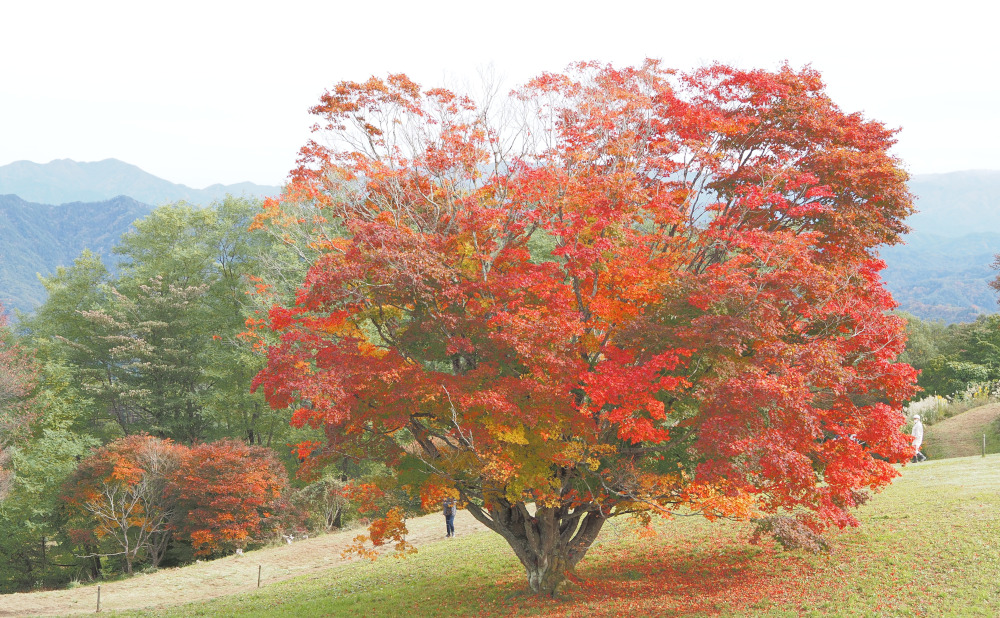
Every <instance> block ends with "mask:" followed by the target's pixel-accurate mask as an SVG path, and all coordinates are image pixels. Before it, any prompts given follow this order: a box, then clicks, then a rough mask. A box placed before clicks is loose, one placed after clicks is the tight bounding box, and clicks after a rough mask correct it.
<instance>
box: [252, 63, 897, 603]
mask: <svg viewBox="0 0 1000 618" xmlns="http://www.w3.org/2000/svg"><path fill="white" fill-rule="evenodd" d="M312 111H313V113H314V114H316V115H317V116H318V117H319V118H320V119H321V122H320V123H319V124H318V125H317V126H316V128H315V130H316V131H317V132H318V133H320V134H322V136H323V138H324V139H322V140H316V141H312V142H310V143H309V144H307V145H306V146H305V147H304V148H303V149H302V156H301V159H300V165H299V167H298V168H297V169H296V170H294V171H293V173H292V182H291V183H290V185H289V187H288V188H287V190H286V192H285V194H284V196H283V197H282V198H281V199H279V200H271V201H268V202H267V203H266V204H265V208H264V212H263V213H262V214H261V215H260V216H259V217H258V219H257V222H256V224H257V225H259V226H265V227H267V226H270V227H273V228H275V229H276V230H277V231H278V232H279V233H280V229H281V227H282V226H288V225H296V226H298V228H297V229H298V230H299V231H301V229H302V227H303V226H306V227H308V226H309V225H310V220H311V221H313V222H315V226H314V230H315V231H314V233H313V236H312V238H311V239H310V241H309V246H310V249H311V250H313V251H317V252H319V257H318V259H316V260H315V263H314V264H313V265H312V267H311V268H310V270H309V272H308V274H307V276H306V278H305V281H304V282H303V284H302V287H301V288H300V290H299V292H298V296H297V298H296V301H295V303H294V304H292V305H289V306H280V305H276V306H274V307H273V308H272V309H271V310H270V315H269V316H268V320H267V322H266V326H267V327H268V328H269V329H270V330H272V331H273V332H274V333H277V335H278V337H279V340H278V342H277V343H276V344H274V345H272V346H271V347H270V348H269V350H268V365H267V368H266V369H265V370H264V371H262V372H261V373H260V374H259V375H258V376H257V378H256V380H255V388H261V389H263V391H264V393H265V395H266V397H267V398H268V400H269V402H270V403H271V405H272V406H273V407H275V408H290V409H293V410H294V413H293V414H292V423H293V424H294V425H297V426H303V425H310V426H313V427H316V428H321V429H323V430H324V431H325V435H326V444H325V445H324V446H323V447H322V448H316V447H315V446H316V445H308V446H307V447H304V448H303V449H302V451H301V452H312V453H313V456H314V458H315V459H316V460H322V459H323V458H324V457H334V456H341V455H349V456H352V457H369V458H372V459H377V460H379V461H382V462H384V463H385V464H387V465H388V466H390V467H391V468H395V469H397V470H400V471H402V472H403V476H405V479H406V482H407V483H408V484H409V485H410V486H411V487H412V489H413V491H414V492H418V491H421V487H422V486H430V487H438V488H439V487H441V486H446V487H449V488H451V489H452V490H456V491H457V492H458V494H459V495H460V497H461V499H462V501H463V504H464V505H465V507H466V508H467V509H468V510H469V511H470V513H472V515H473V516H475V517H476V518H477V519H478V520H479V521H481V522H482V523H484V524H485V525H487V526H488V527H490V528H491V529H493V530H494V531H496V532H497V533H499V534H501V535H502V536H503V537H504V539H505V540H506V541H507V542H508V543H509V544H510V545H511V547H512V548H513V550H514V552H515V553H516V554H517V556H518V558H519V559H520V560H521V562H522V563H523V564H524V566H525V569H526V571H527V574H528V580H529V584H530V586H531V588H532V589H533V590H535V591H537V592H540V593H546V594H550V593H552V592H554V591H555V590H556V588H557V587H558V586H559V584H560V583H561V582H562V580H563V578H564V576H565V573H566V572H567V570H571V569H572V568H573V567H574V565H575V564H576V563H577V562H578V561H579V560H580V559H581V558H582V557H583V556H584V554H585V553H586V551H587V549H588V548H589V547H590V545H591V544H592V543H593V541H594V539H595V538H596V537H597V534H598V532H599V531H600V529H601V527H602V525H603V523H604V522H605V521H606V519H607V518H608V517H610V516H614V515H621V514H633V515H638V516H640V517H645V516H648V514H649V513H656V512H659V513H667V514H669V513H670V512H672V511H674V510H676V509H680V508H683V509H687V510H689V511H694V512H699V513H702V514H704V515H705V516H708V517H719V516H731V517H741V518H751V517H765V516H767V515H770V514H774V513H779V512H780V513H786V514H787V513H790V514H792V515H794V516H795V517H797V518H798V519H799V520H800V521H801V522H802V523H803V524H804V525H807V526H809V527H810V528H811V529H814V530H821V529H822V528H824V527H825V526H828V525H830V524H833V525H838V526H844V525H852V524H855V523H856V522H855V520H854V518H853V517H852V516H851V515H850V512H849V511H850V509H851V507H852V506H854V505H855V504H856V502H857V500H858V496H859V495H860V494H859V492H860V491H862V490H865V489H872V490H877V489H879V488H881V487H883V486H884V485H886V484H887V483H889V482H890V480H891V479H892V478H893V477H894V476H895V475H896V474H897V473H896V472H895V470H894V469H893V467H892V466H891V463H892V462H898V461H902V460H904V459H905V458H907V457H908V456H909V455H910V454H911V451H912V449H911V448H910V446H909V442H908V440H907V439H906V438H905V436H903V435H902V434H901V433H900V427H901V425H902V424H903V417H902V415H901V413H900V408H901V402H902V401H904V400H905V399H906V398H907V397H908V396H909V395H910V393H912V390H913V383H914V378H915V374H914V371H913V370H912V368H910V367H909V366H907V365H904V364H898V363H896V362H895V359H896V357H897V355H898V354H899V353H900V352H901V351H902V349H903V345H904V330H903V322H902V321H901V320H900V319H899V318H897V317H895V316H892V315H889V314H888V313H887V310H888V309H891V308H892V307H893V306H894V303H893V301H892V298H891V297H890V295H889V293H888V292H886V291H885V289H884V288H883V286H882V282H881V280H880V278H879V274H878V273H879V270H880V269H881V268H882V267H883V264H882V262H880V261H879V260H878V258H877V248H878V247H879V246H880V245H883V244H892V243H895V242H898V241H899V236H900V234H901V233H903V232H904V231H905V229H906V228H905V226H904V224H903V220H904V218H905V217H906V216H907V215H908V214H909V213H910V212H912V204H911V196H910V194H909V193H908V191H907V189H906V185H905V181H906V179H907V176H906V173H905V172H904V171H903V170H902V169H901V167H900V165H899V162H898V161H897V160H896V159H895V158H894V157H893V156H892V155H891V154H890V153H889V148H890V147H891V146H892V144H893V143H894V137H893V134H894V132H893V131H892V130H890V129H887V128H885V127H884V126H883V125H882V124H880V123H878V122H874V121H871V120H866V119H865V118H863V117H862V116H861V115H860V114H847V113H844V112H842V111H841V110H840V109H839V108H838V107H837V106H836V105H835V104H834V103H833V102H832V101H831V100H830V99H829V97H828V96H827V95H826V94H825V92H824V87H823V83H822V81H821V79H820V76H819V75H818V74H817V73H816V72H815V71H813V70H811V69H808V68H806V69H803V70H794V69H792V68H790V67H787V66H785V67H782V68H781V69H780V70H778V71H776V72H768V71H762V70H752V71H744V70H738V69H735V68H731V67H727V66H723V65H713V66H710V67H707V68H702V69H698V70H695V71H693V72H690V73H680V72H676V71H672V70H667V69H664V68H663V67H661V66H660V64H659V63H658V62H656V61H647V62H646V63H644V64H643V65H641V66H638V67H626V68H614V67H611V66H604V65H599V64H595V63H581V64H577V65H574V66H572V67H571V68H570V69H569V71H568V72H567V73H565V74H545V75H542V76H541V77H539V78H537V79H535V80H533V81H531V82H529V83H528V84H527V85H526V86H524V87H523V88H520V89H519V90H517V91H515V92H514V93H512V96H511V97H509V98H508V99H507V100H506V101H500V100H499V99H498V98H497V97H494V98H493V99H492V100H491V101H489V102H488V104H482V105H480V104H477V103H476V102H474V101H472V100H471V99H470V98H468V97H465V96H460V95H457V94H455V93H453V92H450V91H448V90H444V89H440V88H435V89H429V90H423V89H421V88H420V86H418V85H417V84H415V83H413V82H412V81H411V80H409V79H408V78H407V77H405V76H403V75H392V76H389V78H387V79H384V80H383V79H378V78H372V79H370V80H368V81H367V82H364V83H355V82H342V83H340V84H338V85H337V86H336V87H335V88H334V89H333V90H332V91H330V92H328V93H327V94H326V95H324V96H323V97H322V100H321V102H320V104H319V105H317V106H316V107H315V108H313V110H312ZM303 213H311V214H309V216H308V217H306V216H303ZM310 217H311V219H310ZM331 230H332V231H331ZM288 238H291V236H290V235H289V236H288ZM256 324H257V325H258V326H260V323H256ZM532 503H533V505H534V506H533V507H532V506H531V505H532Z"/></svg>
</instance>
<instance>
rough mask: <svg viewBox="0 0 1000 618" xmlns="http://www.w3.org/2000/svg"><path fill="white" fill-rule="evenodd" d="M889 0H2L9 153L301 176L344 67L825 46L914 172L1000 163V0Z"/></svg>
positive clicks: (676, 59)
mask: <svg viewBox="0 0 1000 618" xmlns="http://www.w3.org/2000/svg"><path fill="white" fill-rule="evenodd" d="M990 4H991V3H986V2H971V1H967V0H957V1H954V0H953V1H951V2H940V1H939V2H933V3H927V4H926V5H923V6H928V7H932V8H933V10H931V9H923V8H920V7H921V6H922V3H919V2H913V1H912V0H910V1H907V2H895V1H891V2H890V1H880V0H867V1H855V0H846V1H845V0H838V1H836V2H815V1H812V2H810V1H809V0H798V1H788V2H783V1H770V0H757V1H752V0H746V1H743V2H729V1H725V2H712V1H710V0H702V1H700V2H699V1H695V0H685V1H683V2H681V1H675V0H659V1H654V0H651V1H645V2H643V1H633V0H618V1H617V2H616V1H615V0H605V1H603V2H589V1H585V0H577V1H570V2H546V1H545V0H533V1H522V0H511V1H504V2H482V1H476V0H462V1H435V0H424V1H419V0H417V1H411V2H371V1H369V2H340V1H328V2H316V1H312V2H305V1H302V2H297V1H295V0H283V1H282V2H266V3H265V2H261V3H255V2H251V1H242V2H212V1H211V0H201V1H199V2H188V1H185V0H181V1H171V2H151V1H136V0H129V1H127V2H107V1H94V0H91V1H87V2H79V1H73V2H45V1H40V0H34V1H32V2H14V1H8V0H0V24H2V25H3V28H2V34H0V165H5V164H7V163H10V162H12V161H17V160H21V159H27V160H31V161H36V162H40V163H45V162H48V161H50V160H52V159H61V158H70V159H75V160H77V161H97V160H100V159H105V158H109V157H114V158H117V159H121V160H123V161H126V162H129V163H132V164H135V165H138V166H139V167H141V168H143V169H145V170H146V171H148V172H150V173H152V174H155V175H157V176H160V177H163V178H166V179H167V180H171V181H173V182H180V183H184V184H187V185H189V186H192V187H197V188H201V187H204V186H206V185H208V184H212V183H216V182H221V183H225V184H230V183H234V182H240V181H244V180H249V181H252V182H257V183H261V184H281V183H282V182H283V181H284V179H285V177H286V175H287V173H288V171H289V170H290V169H291V168H292V167H293V166H294V161H295V155H296V152H297V150H298V148H299V147H300V146H301V145H302V144H304V143H305V141H306V139H307V138H308V135H309V134H308V127H309V126H310V125H311V124H312V120H311V119H310V117H309V115H308V113H307V111H306V110H307V109H308V108H309V107H310V106H311V105H313V104H314V103H315V102H316V101H317V99H318V97H319V95H320V94H321V93H322V92H323V90H324V89H325V88H327V87H329V86H332V85H333V84H334V83H336V82H337V81H340V80H345V79H351V80H362V79H365V78H367V77H369V76H370V75H373V74H377V75H384V74H386V73H388V72H405V73H407V74H409V75H410V76H411V77H412V78H414V79H416V80H417V81H418V82H420V83H422V84H424V85H425V86H431V85H441V84H442V83H444V82H445V81H447V82H449V83H456V82H459V81H461V80H465V79H470V80H471V79H473V78H474V77H475V75H476V73H477V70H478V69H479V68H481V67H484V66H487V65H489V64H492V65H493V67H494V69H495V70H496V71H497V72H498V73H500V74H502V75H503V76H504V77H505V78H506V80H505V83H506V84H507V85H509V86H511V87H512V86H514V85H516V84H518V83H520V82H522V81H524V80H525V79H527V78H529V77H531V76H533V75H535V74H537V73H540V72H542V71H546V70H548V71H554V70H560V69H562V68H564V67H565V66H566V65H567V64H568V63H569V62H572V61H575V60H601V61H606V62H613V63H615V64H634V63H638V62H640V61H641V60H642V59H643V58H644V57H647V56H648V57H655V58H661V59H663V60H664V63H665V64H666V65H667V66H672V67H675V68H679V69H690V68H693V67H695V66H698V65H701V64H706V63H710V62H712V61H715V60H718V61H722V62H727V63H732V64H737V65H739V66H743V67H752V66H759V67H763V68H768V69H774V68H777V67H778V66H779V65H780V63H781V62H782V61H783V60H786V59H787V60H788V61H789V62H791V63H792V64H793V65H794V66H801V65H803V64H806V63H811V64H812V65H813V67H815V68H817V69H819V70H820V71H821V72H822V73H823V75H824V79H825V81H826V83H827V85H828V92H829V93H830V94H831V96H832V97H833V99H834V100H835V101H836V102H837V103H838V104H839V105H840V106H841V107H842V108H843V109H844V110H846V111H863V112H864V113H865V114H866V115H867V116H868V117H870V118H875V119H877V120H881V121H883V122H885V123H886V124H888V125H890V126H896V127H902V133H901V134H900V135H899V145H898V146H897V147H896V153H897V154H898V155H899V156H900V157H902V158H903V160H904V161H905V162H906V164H907V167H908V169H909V170H910V171H911V172H912V173H927V172H948V171H956V170H963V169H1000V86H998V79H997V77H998V75H1000V62H998V61H1000V48H998V45H997V42H996V41H997V37H998V34H997V17H998V14H997V13H998V10H997V9H996V8H989V5H990Z"/></svg>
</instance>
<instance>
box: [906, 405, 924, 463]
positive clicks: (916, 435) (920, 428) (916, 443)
mask: <svg viewBox="0 0 1000 618" xmlns="http://www.w3.org/2000/svg"><path fill="white" fill-rule="evenodd" d="M910 435H911V436H913V448H915V449H917V452H916V454H914V455H913V462H914V463H916V462H918V461H923V460H925V459H927V456H926V455H924V454H923V453H921V452H920V445H921V444H923V442H924V424H923V423H921V422H920V415H919V414H915V415H914V416H913V429H912V430H911V431H910Z"/></svg>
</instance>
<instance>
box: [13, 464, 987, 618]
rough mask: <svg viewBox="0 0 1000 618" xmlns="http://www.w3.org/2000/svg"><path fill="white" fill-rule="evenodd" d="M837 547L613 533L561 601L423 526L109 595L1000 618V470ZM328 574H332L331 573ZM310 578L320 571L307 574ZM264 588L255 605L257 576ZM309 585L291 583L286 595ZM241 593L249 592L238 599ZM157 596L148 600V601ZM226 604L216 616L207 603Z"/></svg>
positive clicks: (718, 533)
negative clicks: (347, 556)
mask: <svg viewBox="0 0 1000 618" xmlns="http://www.w3.org/2000/svg"><path fill="white" fill-rule="evenodd" d="M902 472H903V476H902V478H900V479H898V480H897V482H896V483H895V484H894V485H893V486H892V487H890V488H889V489H887V490H886V491H885V492H883V493H882V494H880V495H879V496H876V497H875V498H874V499H873V500H872V501H871V503H870V504H869V505H867V506H865V507H864V508H862V509H861V511H860V513H859V518H860V519H861V522H862V526H861V527H860V528H858V529H851V530H847V531H844V532H840V533H835V534H833V535H831V539H832V541H833V543H832V546H833V549H832V551H831V552H830V553H829V554H828V555H822V556H813V555H810V554H805V553H800V552H792V553H785V552H781V551H779V550H777V549H776V548H775V547H774V546H773V545H771V544H766V545H764V546H762V547H757V546H752V545H748V544H747V543H746V539H747V537H748V535H749V527H748V526H747V525H745V524H735V523H730V522H718V523H714V524H713V523H709V522H706V521H704V520H701V519H698V518H677V519H675V520H674V521H671V522H665V523H664V524H662V525H659V526H658V530H659V533H658V534H657V535H656V536H654V537H644V536H642V535H640V533H639V531H638V529H637V528H636V527H635V526H633V525H631V524H629V523H628V522H621V521H616V522H613V525H610V524H609V526H610V528H608V529H606V532H605V533H604V534H603V535H602V536H601V538H600V539H599V545H598V546H596V547H595V548H594V549H593V550H592V551H591V553H590V554H589V555H588V557H587V558H586V559H585V561H584V563H583V564H582V566H581V568H580V569H579V573H578V574H579V576H580V577H581V578H582V581H581V582H580V583H579V584H572V585H570V586H569V587H568V588H567V589H566V590H565V592H564V594H563V596H562V598H560V599H558V600H555V601H551V600H539V599H535V598H533V597H531V596H529V595H527V594H526V592H525V591H526V586H525V582H524V574H523V571H522V570H521V568H520V566H519V565H518V564H517V561H516V560H515V559H514V557H513V555H512V554H511V553H510V551H509V550H508V549H507V548H506V547H505V546H504V544H503V542H502V541H501V540H500V539H499V538H498V537H497V536H496V535H493V534H491V533H485V532H482V533H479V532H475V528H474V527H469V526H472V524H471V523H470V521H469V519H468V518H467V514H465V513H464V512H463V513H461V515H464V516H466V518H467V519H466V520H465V524H464V525H465V526H467V527H466V528H464V529H463V530H462V533H461V534H460V536H459V538H457V539H454V540H444V539H441V536H443V522H442V521H441V518H440V517H439V516H437V515H431V516H428V517H427V518H420V519H417V520H413V521H411V526H412V529H413V530H414V532H415V534H414V536H415V541H416V542H417V543H418V545H419V546H420V551H419V552H418V553H417V554H416V555H415V556H412V557H409V558H405V559H401V560H400V559H393V558H389V557H384V558H382V559H380V560H378V561H377V562H375V563H370V562H351V563H340V559H339V550H338V548H339V547H342V546H343V545H342V544H343V543H346V542H347V540H348V538H349V536H351V534H352V533H349V532H348V533H343V534H341V535H331V536H330V537H323V538H319V539H311V540H308V541H304V542H301V543H296V544H295V545H291V546H288V547H282V548H275V549H271V550H265V551H263V552H255V553H253V554H248V555H246V556H242V557H230V558H225V559H222V560H218V561H215V562H211V563H203V564H199V565H194V566H191V567H187V568H184V569H171V570H165V571H161V572H159V573H155V574H151V575H145V576H140V577H137V578H134V579H132V580H128V581H123V582H117V583H115V584H104V594H105V596H104V598H105V609H106V610H114V609H120V610H124V609H127V608H130V607H131V608H136V607H143V606H145V607H155V608H156V609H150V610H147V611H146V612H139V613H124V614H114V613H112V615H126V616H277V615H287V616H296V617H299V616H341V615H364V616H403V615H408V616H465V615H480V616H511V615H515V616H617V615H623V614H625V615H635V616H714V615H719V616H745V615H760V616H801V615H806V616H820V615H823V616H827V615H841V616H936V615H961V616H996V615H1000V585H998V583H997V581H998V577H997V576H998V574H1000V554H998V552H997V550H996V547H997V541H996V531H997V530H998V528H1000V456H988V457H986V458H985V459H983V458H980V457H971V458H963V459H950V460H941V461H929V462H926V463H922V464H918V465H910V466H906V467H905V468H902ZM324 561H326V562H327V563H328V564H329V565H330V566H323V565H322V563H323V562H324ZM307 563H308V564H311V565H313V566H312V567H308V570H303V569H305V568H307V567H305V566H303V565H305V564H307ZM258 564H262V565H263V574H264V585H263V587H262V588H261V589H260V590H255V586H256V577H257V565H258ZM295 573H303V574H301V575H299V576H298V577H293V578H291V579H287V580H285V581H276V580H279V579H281V578H283V577H287V576H289V575H294V574H295ZM234 589H239V590H243V591H244V592H242V593H239V594H232V591H233V590H234ZM142 590H145V592H142ZM219 594H228V595H229V596H225V597H222V598H217V599H214V600H199V601H197V602H194V603H189V604H183V603H184V602H185V601H194V600H197V599H205V598H207V597H211V596H216V595H219ZM95 599H96V590H95V587H94V586H82V587H78V588H75V589H72V590H67V591H58V592H48V593H33V594H26V595H9V596H8V597H5V598H0V616H12V615H26V614H29V613H31V612H44V613H52V614H71V613H84V612H92V611H93V610H94V601H95Z"/></svg>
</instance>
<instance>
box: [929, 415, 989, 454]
mask: <svg viewBox="0 0 1000 618" xmlns="http://www.w3.org/2000/svg"><path fill="white" fill-rule="evenodd" d="M984 435H985V436H986V452H987V453H1000V404H997V403H993V404H989V405H985V406H980V407H978V408H973V409H971V410H969V411H967V412H963V413H961V414H958V415H956V416H953V417H951V418H946V419H945V420H943V421H940V422H938V423H935V424H933V425H930V426H928V427H927V430H926V435H925V436H924V438H925V440H924V441H925V442H926V446H925V447H924V449H923V451H924V454H925V455H927V456H928V457H931V458H933V459H947V458H950V457H969V456H972V455H980V454H982V449H983V436H984Z"/></svg>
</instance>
